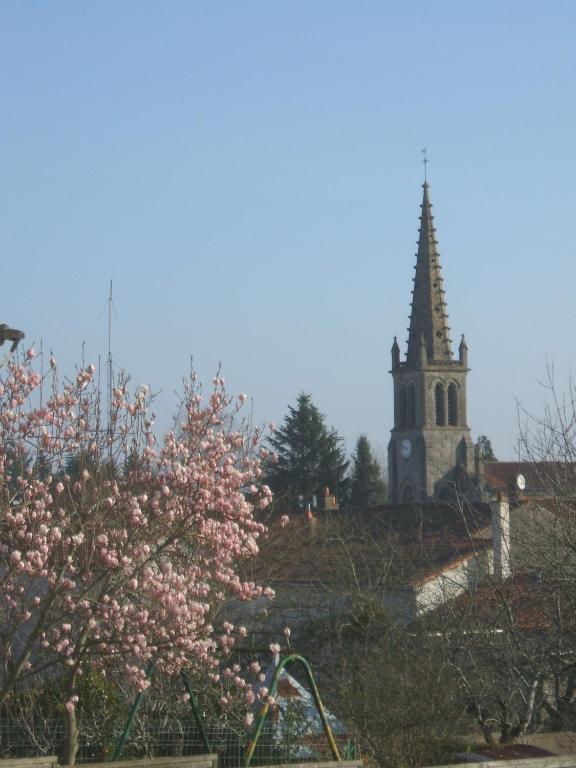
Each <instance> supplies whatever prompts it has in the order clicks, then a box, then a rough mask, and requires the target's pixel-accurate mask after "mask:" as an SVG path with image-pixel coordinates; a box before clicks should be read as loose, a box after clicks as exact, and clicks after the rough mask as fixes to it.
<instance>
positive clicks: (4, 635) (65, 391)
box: [0, 351, 273, 763]
mask: <svg viewBox="0 0 576 768" xmlns="http://www.w3.org/2000/svg"><path fill="white" fill-rule="evenodd" d="M32 356H33V352H32V351H30V352H29V353H28V359H27V360H26V361H25V362H21V363H18V364H12V365H10V367H9V368H8V369H6V370H5V371H4V372H3V373H2V376H1V380H0V430H1V439H0V505H1V512H0V643H1V644H2V651H3V659H4V663H3V668H2V669H1V681H0V705H1V704H2V703H4V702H5V701H6V699H7V697H8V696H9V695H10V692H11V691H12V690H13V688H14V686H16V685H17V684H18V683H19V682H20V681H22V680H23V679H25V678H27V677H30V676H32V675H36V674H39V673H40V672H43V671H44V670H46V669H48V668H50V667H52V668H54V667H56V666H58V665H60V666H61V668H63V669H64V670H65V671H66V676H65V677H66V680H67V686H66V690H65V691H64V692H63V703H64V702H66V713H67V715H66V717H67V734H68V736H67V748H66V754H65V760H66V762H68V763H73V762H74V759H75V755H76V751H77V741H78V739H77V724H76V716H75V704H76V702H77V701H78V698H77V682H78V676H79V675H81V674H82V673H83V670H84V669H85V668H86V666H87V665H91V666H96V667H99V668H102V669H104V670H106V669H109V668H114V669H119V668H120V669H121V670H122V671H123V673H124V674H125V675H126V676H127V678H128V680H129V681H130V682H132V683H133V684H135V685H136V686H139V687H141V688H142V687H145V686H146V685H147V681H146V678H145V673H144V668H145V666H146V663H147V662H148V661H150V660H153V661H154V663H155V666H156V669H158V670H161V671H164V672H165V673H167V674H169V675H174V674H177V673H178V672H179V671H180V670H182V669H183V668H184V667H191V666H194V665H196V666H199V667H201V668H204V669H210V668H213V667H216V666H217V664H218V661H217V655H218V654H217V651H218V650H224V652H226V651H227V650H228V649H229V648H230V646H231V644H232V643H233V637H232V635H231V634H230V633H229V632H226V631H224V632H223V633H222V634H220V635H217V634H216V632H215V630H214V628H213V627H212V626H211V624H210V620H211V614H212V611H213V609H214V607H215V606H216V605H217V604H219V603H220V602H221V601H222V600H223V599H224V598H227V597H233V598H235V599H240V600H249V599H251V598H253V597H256V596H259V595H261V594H263V593H264V594H267V595H269V596H272V594H273V593H272V591H271V590H266V589H262V587H260V586H257V585H255V584H254V583H252V582H246V581H243V580H242V579H241V578H240V576H239V571H238V565H239V563H240V562H241V561H242V560H244V559H246V558H250V557H252V556H254V555H255V554H256V553H257V552H258V544H257V541H258V537H259V536H261V535H262V534H263V533H265V527H264V526H263V525H262V524H261V523H260V522H257V520H256V519H255V516H254V508H255V506H256V507H262V508H263V507H266V506H267V504H268V503H269V499H270V491H269V490H268V488H267V487H266V486H264V485H261V484H260V481H259V478H260V465H259V451H260V447H259V438H260V435H259V433H258V432H257V431H256V432H250V431H249V430H248V428H247V426H246V424H245V423H244V422H240V426H239V427H237V426H235V425H237V424H238V423H239V420H240V414H239V413H238V412H239V411H240V410H241V407H242V403H243V402H244V399H245V397H244V396H242V395H241V396H240V398H239V399H238V400H236V401H235V402H234V401H232V399H231V398H230V397H228V396H227V394H226V392H225V389H224V381H223V380H222V379H220V378H217V379H215V380H214V388H213V390H212V392H211V395H210V397H209V398H208V401H207V402H206V403H204V402H203V399H202V396H201V394H200V391H199V387H198V385H197V383H196V381H195V379H194V377H192V380H191V382H190V383H189V384H188V385H187V386H186V387H185V391H184V394H183V399H182V406H183V407H182V409H181V414H182V419H181V423H180V424H178V425H177V426H176V427H175V429H174V430H173V431H171V432H169V433H168V434H167V436H166V437H165V439H164V441H163V443H162V444H161V445H158V446H157V445H156V441H155V438H154V435H153V433H152V417H151V415H150V413H149V407H150V398H149V394H148V391H147V388H141V389H139V390H137V391H136V393H135V395H134V396H133V397H130V396H129V394H128V388H127V384H126V381H122V382H120V383H119V384H118V386H117V388H116V389H115V390H114V392H113V397H112V403H111V407H110V414H109V418H107V419H106V420H105V423H104V421H103V420H102V414H101V411H100V400H99V392H98V387H97V384H96V382H95V378H94V373H95V372H94V368H93V366H90V367H88V368H86V369H83V370H80V371H79V372H78V374H77V376H76V377H75V379H74V380H72V381H66V382H64V383H63V385H60V384H59V383H58V377H57V369H56V363H55V361H54V360H52V361H51V365H52V372H51V376H52V385H51V395H50V397H48V398H43V397H41V389H42V385H43V383H42V382H41V379H40V376H39V375H38V373H36V372H35V371H34V370H33V363H32V361H31V358H32ZM70 457H73V458H74V462H72V463H73V464H74V465H75V468H74V471H73V472H72V471H71V470H70V469H69V470H68V473H67V472H66V466H67V464H66V462H67V460H68V467H70ZM214 677H215V675H214Z"/></svg>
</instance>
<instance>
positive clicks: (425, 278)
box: [407, 182, 452, 365]
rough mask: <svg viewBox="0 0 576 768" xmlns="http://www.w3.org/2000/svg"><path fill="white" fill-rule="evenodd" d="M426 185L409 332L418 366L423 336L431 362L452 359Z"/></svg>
mask: <svg viewBox="0 0 576 768" xmlns="http://www.w3.org/2000/svg"><path fill="white" fill-rule="evenodd" d="M423 187H424V194H423V198H422V206H421V207H422V213H421V216H420V237H419V240H418V253H417V256H416V274H415V277H414V291H413V298H412V311H411V314H410V328H409V335H408V355H407V360H408V364H412V365H416V363H417V361H418V355H419V350H420V347H421V344H422V339H423V340H424V344H425V346H426V352H427V355H428V361H429V362H433V361H434V362H446V361H448V362H450V361H452V346H451V341H450V337H449V332H450V328H449V326H448V313H447V310H446V302H445V300H444V288H443V280H442V272H441V268H440V260H439V253H438V249H437V240H436V230H435V228H434V217H433V216H432V203H431V202H430V195H429V193H428V184H427V182H424V185H423Z"/></svg>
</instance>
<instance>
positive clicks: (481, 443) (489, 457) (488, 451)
mask: <svg viewBox="0 0 576 768" xmlns="http://www.w3.org/2000/svg"><path fill="white" fill-rule="evenodd" d="M474 449H475V451H476V454H477V455H478V456H479V457H480V458H481V459H482V460H483V461H498V459H497V458H496V456H494V451H493V450H492V443H491V442H490V439H489V438H488V437H486V435H480V437H479V438H478V440H477V441H476V443H475V445H474Z"/></svg>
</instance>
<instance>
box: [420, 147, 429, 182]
mask: <svg viewBox="0 0 576 768" xmlns="http://www.w3.org/2000/svg"><path fill="white" fill-rule="evenodd" d="M426 152H427V150H426V147H424V149H423V150H422V154H423V155H424V160H422V162H423V163H424V184H426V182H427V178H426V166H427V165H428V163H429V162H430V161H429V160H428V158H427V156H426Z"/></svg>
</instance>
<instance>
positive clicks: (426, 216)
mask: <svg viewBox="0 0 576 768" xmlns="http://www.w3.org/2000/svg"><path fill="white" fill-rule="evenodd" d="M412 294H413V296H412V309H411V313H410V328H409V336H408V351H407V355H406V360H401V358H400V349H399V346H398V343H397V341H396V339H394V344H393V346H392V350H391V352H392V378H393V380H394V428H393V429H392V434H391V437H390V444H389V446H388V479H389V483H388V487H389V494H390V500H391V501H393V502H404V503H408V502H411V501H429V500H432V499H438V498H450V497H451V495H452V494H454V493H455V491H456V489H461V488H462V487H463V486H462V483H464V481H465V478H466V477H468V471H469V468H470V467H471V462H472V461H473V455H474V449H473V445H472V439H471V436H470V429H469V427H468V424H467V415H466V410H467V409H466V379H467V375H468V345H467V344H466V341H465V339H464V337H462V341H461V342H460V346H459V348H458V359H454V357H453V355H452V346H451V342H450V336H449V332H450V328H449V327H448V313H447V311H446V302H445V300H444V289H443V286H442V274H441V271H440V264H439V259H438V251H437V242H436V232H435V229H434V218H433V216H432V205H431V203H430V196H429V194H428V184H427V183H426V181H425V182H424V196H423V200H422V213H421V215H420V237H419V240H418V254H417V257H416V274H415V276H414V289H413V291H412ZM466 482H468V481H466ZM460 492H461V490H458V493H460Z"/></svg>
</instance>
